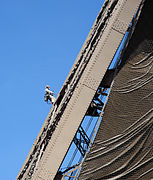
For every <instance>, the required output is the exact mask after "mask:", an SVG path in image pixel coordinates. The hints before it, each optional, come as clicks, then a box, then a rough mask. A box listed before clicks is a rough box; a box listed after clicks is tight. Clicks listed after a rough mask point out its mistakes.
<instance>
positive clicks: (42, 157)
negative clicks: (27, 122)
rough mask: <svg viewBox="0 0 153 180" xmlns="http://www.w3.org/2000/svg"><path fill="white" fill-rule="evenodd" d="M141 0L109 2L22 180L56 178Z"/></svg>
mask: <svg viewBox="0 0 153 180" xmlns="http://www.w3.org/2000/svg"><path fill="white" fill-rule="evenodd" d="M141 1H142V0H134V1H133V0H112V1H106V3H107V5H106V7H105V8H102V10H101V12H100V14H99V15H98V17H97V19H96V21H95V23H94V25H93V27H92V29H91V32H90V33H89V36H88V38H87V40H86V42H85V44H84V45H83V49H82V50H81V52H80V54H79V56H78V57H77V59H76V61H75V64H74V66H73V67H72V70H71V71H70V73H69V75H68V78H67V79H66V81H65V83H64V85H63V87H62V89H61V91H60V93H59V96H58V98H57V101H56V102H55V104H54V106H53V107H52V109H51V111H50V113H49V115H48V117H47V119H46V121H45V123H44V125H43V127H42V129H41V131H40V133H39V135H38V137H37V139H36V141H35V143H34V145H33V147H32V149H31V151H30V153H29V155H28V157H27V159H26V161H25V163H24V165H23V167H22V169H21V171H20V173H19V175H18V177H17V179H18V180H19V179H33V180H39V179H40V180H51V179H54V177H55V175H56V173H57V171H58V168H59V167H60V164H61V163H62V161H63V159H64V157H65V155H66V152H67V150H68V148H69V146H70V144H71V142H72V140H73V137H74V135H75V133H76V131H77V129H78V127H79V126H80V123H81V121H82V119H83V117H84V116H85V113H86V111H87V109H88V107H89V105H90V103H91V101H92V99H93V97H94V94H95V92H96V91H97V88H98V86H99V84H100V82H101V80H102V78H103V77H104V75H105V73H106V70H107V68H108V66H109V65H110V63H111V60H112V59H113V56H114V54H115V52H116V50H117V48H118V46H119V45H120V43H121V40H122V38H123V36H124V34H125V32H126V30H127V28H128V26H129V24H130V22H131V20H132V18H133V16H134V14H135V13H136V10H137V9H138V7H139V5H140V3H141ZM104 6H105V5H104Z"/></svg>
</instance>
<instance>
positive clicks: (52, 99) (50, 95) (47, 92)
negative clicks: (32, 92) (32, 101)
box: [45, 85, 56, 104]
mask: <svg viewBox="0 0 153 180" xmlns="http://www.w3.org/2000/svg"><path fill="white" fill-rule="evenodd" d="M53 94H54V92H53V91H51V90H50V86H49V85H47V86H46V87H45V102H47V103H48V100H49V101H50V102H51V103H52V104H54V102H55V100H56V98H55V97H54V96H53Z"/></svg>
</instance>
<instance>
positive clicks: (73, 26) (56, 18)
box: [0, 0, 103, 180]
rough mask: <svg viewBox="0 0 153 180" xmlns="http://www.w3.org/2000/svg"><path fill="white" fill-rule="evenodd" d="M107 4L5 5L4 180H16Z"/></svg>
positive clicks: (89, 0) (1, 76) (0, 155)
mask: <svg viewBox="0 0 153 180" xmlns="http://www.w3.org/2000/svg"><path fill="white" fill-rule="evenodd" d="M102 4H103V0H77V1H72V0H65V1H64V0H61V1H53V0H45V1H43V0H13V1H12V0H0V87H1V88H0V120H1V131H0V136H1V145H0V159H1V163H0V179H1V180H13V179H15V178H16V176H17V174H18V172H19V170H20V168H21V166H22V164H23V162H24V160H25V158H26V156H27V154H28V153H29V151H30V149H31V146H32V144H33V142H34V141H35V138H36V136H37V134H38V132H39V130H40V128H41V126H42V124H43V122H44V120H45V118H46V117H47V114H48V112H49V110H50V106H49V105H47V104H45V102H44V100H43V97H44V87H45V85H46V84H50V86H51V89H52V90H54V91H55V93H58V92H59V90H60V88H61V87H62V84H63V82H64V80H65V78H66V76H67V75H68V73H69V70H70V68H71V66H72V64H73V62H74V60H75V58H76V56H77V54H78V52H79V50H80V48H81V46H82V44H83V42H84V40H85V39H86V37H87V35H88V32H89V30H90V28H91V26H92V24H93V22H94V20H95V18H96V16H97V15H98V13H99V11H100V8H101V6H102Z"/></svg>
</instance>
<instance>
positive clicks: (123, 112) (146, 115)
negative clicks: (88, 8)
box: [17, 0, 153, 180]
mask: <svg viewBox="0 0 153 180" xmlns="http://www.w3.org/2000/svg"><path fill="white" fill-rule="evenodd" d="M152 101H153V1H152V0H105V3H104V4H103V6H102V8H101V10H100V12H99V14H98V16H97V18H96V20H95V22H94V24H93V26H92V28H91V30H90V32H89V35H88V37H87V39H86V41H85V43H84V45H83V47H82V49H81V50H80V53H79V54H78V56H77V58H76V60H75V62H74V65H73V66H72V69H71V71H70V73H69V75H68V77H67V78H66V80H65V82H64V84H63V86H62V88H61V90H60V92H59V94H58V96H57V99H56V101H55V103H54V104H53V106H52V108H51V110H50V112H49V114H48V116H47V118H46V120H45V122H44V125H43V126H42V128H41V130H40V132H39V134H38V136H37V138H36V140H35V142H34V144H33V146H32V148H31V151H30V152H29V154H28V156H27V158H26V160H25V162H24V164H23V166H22V168H21V170H20V172H19V174H18V176H17V180H30V179H31V180H61V179H62V180H65V179H69V180H73V179H80V180H103V179H111V180H116V179H121V180H122V179H128V180H129V179H130V180H136V179H140V180H150V179H153V103H152Z"/></svg>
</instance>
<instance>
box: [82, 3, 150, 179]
mask: <svg viewBox="0 0 153 180" xmlns="http://www.w3.org/2000/svg"><path fill="white" fill-rule="evenodd" d="M152 8H153V1H152V0H147V1H146V2H145V5H144V7H143V10H142V12H141V15H140V18H139V21H138V23H137V26H136V29H135V32H134V34H133V36H132V38H131V40H130V42H129V45H128V47H127V50H126V52H125V54H124V55H123V60H124V62H126V63H125V64H124V65H123V67H122V68H121V70H120V72H119V73H118V75H117V76H116V78H115V82H114V85H113V88H112V91H111V94H110V98H109V101H108V104H107V106H106V109H105V114H104V117H103V122H102V123H101V125H100V128H99V130H98V133H97V136H96V138H95V141H94V144H93V147H92V148H91V151H90V153H89V154H88V156H87V159H86V160H85V162H84V164H83V167H82V171H81V174H80V177H79V179H91V180H93V179H99V180H102V179H128V180H129V179H133V180H135V179H141V180H142V179H144V180H148V179H151V178H153V103H152V102H153V18H152V17H153V11H152Z"/></svg>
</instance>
